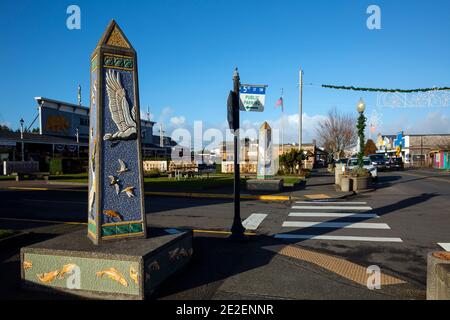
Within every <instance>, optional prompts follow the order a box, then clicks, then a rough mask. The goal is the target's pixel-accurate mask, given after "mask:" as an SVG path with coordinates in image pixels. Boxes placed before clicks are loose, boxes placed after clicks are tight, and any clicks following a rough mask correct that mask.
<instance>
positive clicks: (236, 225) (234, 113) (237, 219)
mask: <svg viewBox="0 0 450 320" xmlns="http://www.w3.org/2000/svg"><path fill="white" fill-rule="evenodd" d="M239 87H240V82H239V72H238V70H237V68H236V69H235V70H234V74H233V91H230V94H229V96H228V103H227V104H228V105H227V107H228V123H229V125H230V129H231V130H232V132H233V135H234V146H233V147H234V218H233V225H232V226H231V236H230V238H231V239H233V240H244V239H245V235H244V232H245V228H244V226H243V225H242V221H241V205H240V200H241V199H240V195H241V181H240V180H241V179H240V170H239V169H240V168H239V148H238V146H239Z"/></svg>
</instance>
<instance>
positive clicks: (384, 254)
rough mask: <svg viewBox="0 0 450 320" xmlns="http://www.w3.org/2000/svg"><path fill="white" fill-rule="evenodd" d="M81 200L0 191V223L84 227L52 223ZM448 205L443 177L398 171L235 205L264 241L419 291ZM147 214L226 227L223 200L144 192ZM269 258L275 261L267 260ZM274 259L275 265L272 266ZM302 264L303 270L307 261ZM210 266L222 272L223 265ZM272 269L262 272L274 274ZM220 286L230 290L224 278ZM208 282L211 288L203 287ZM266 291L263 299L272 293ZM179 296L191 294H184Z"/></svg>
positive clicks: (57, 229) (192, 225)
mask: <svg viewBox="0 0 450 320" xmlns="http://www.w3.org/2000/svg"><path fill="white" fill-rule="evenodd" d="M330 183H332V182H331V181H330ZM86 197H87V194H86V193H85V192H67V191H39V190H33V191H26V190H20V191H19V190H1V191H0V203H1V204H2V205H1V210H0V225H1V226H2V227H5V228H12V229H18V230H33V231H35V232H41V233H63V232H69V231H71V230H75V229H77V228H83V227H84V226H82V225H77V224H75V225H66V224H58V223H53V222H58V221H60V222H75V223H83V222H85V221H86V210H87V199H86ZM449 208H450V176H449V175H446V176H444V175H442V174H435V173H433V172H428V171H404V172H403V171H401V172H385V173H380V178H379V182H378V183H377V187H376V189H375V190H374V191H372V192H368V193H364V194H360V195H356V196H353V197H351V198H350V199H347V200H339V201H336V203H331V202H325V203H317V202H316V203H307V202H300V203H296V202H294V201H293V202H265V201H257V200H246V201H242V203H241V215H242V218H243V219H247V218H249V217H250V216H252V215H253V218H252V223H250V224H248V225H249V226H250V225H252V226H253V227H254V228H256V230H254V231H255V232H256V233H258V234H262V235H266V236H267V237H266V238H265V239H274V238H276V239H275V240H276V241H277V242H276V243H286V244H296V245H299V246H300V247H301V248H305V249H313V250H316V251H318V252H322V253H328V254H331V255H334V256H339V257H343V258H345V259H347V260H348V261H352V262H355V263H358V264H361V265H364V266H369V265H377V266H379V267H380V268H381V270H382V271H383V272H386V273H388V274H395V275H397V276H399V277H400V278H401V279H403V280H405V281H407V282H408V283H410V284H413V285H414V286H416V287H417V288H420V289H421V290H422V291H423V290H424V289H425V286H426V255H427V253H428V252H430V251H436V250H442V248H441V247H440V246H439V245H438V243H450V210H449ZM146 212H147V218H148V223H149V224H150V225H153V226H161V227H166V228H168V227H171V228H189V229H200V230H209V231H217V230H222V231H227V230H229V227H230V226H231V224H232V218H233V203H232V202H231V201H229V200H213V199H188V198H171V197H153V196H152V197H146ZM200 235H201V236H202V237H203V238H202V239H203V241H204V242H202V243H201V244H200V246H207V245H214V241H213V240H210V238H208V237H213V236H214V233H210V234H208V233H205V234H202V233H201V234H200ZM287 237H289V238H287ZM313 237H316V238H315V239H314V238H313ZM317 237H319V238H321V239H317ZM355 237H356V238H355ZM211 239H212V238H211ZM344 239H345V240H344ZM265 241H266V242H267V241H269V243H266V245H273V244H274V243H275V242H274V243H272V242H271V240H265ZM216 242H217V241H216ZM216 246H217V248H222V247H223V244H221V242H220V241H218V242H217V244H216ZM257 249H258V250H259V249H260V247H258V248H257ZM217 250H218V249H217ZM217 250H215V249H214V250H213V251H214V254H218V251H217ZM229 250H231V249H229ZM233 250H236V248H234V249H233ZM257 252H259V251H257ZM264 252H265V251H264ZM260 255H261V256H263V258H262V260H264V262H261V263H257V264H255V261H252V262H251V263H250V264H255V266H254V267H255V268H254V269H255V270H256V269H258V268H257V267H260V266H263V265H264V266H265V268H275V269H276V270H278V269H279V270H285V271H283V272H284V278H286V279H285V281H286V283H289V281H294V280H295V281H300V280H302V281H309V282H311V281H310V280H307V279H303V278H302V277H301V276H299V275H298V272H297V271H295V269H292V270H291V272H292V275H291V279H290V280H289V277H287V274H288V273H289V272H288V271H286V270H287V269H286V266H285V265H283V263H282V262H279V261H278V260H274V258H273V256H272V255H269V256H267V255H268V253H267V252H265V253H264V254H263V253H261V254H260ZM242 259H244V258H242ZM219 260H220V258H218V261H219ZM266 260H267V261H266ZM269 260H270V261H272V263H274V265H272V264H268V261H269ZM277 261H278V262H277ZM226 263H229V261H228V260H227V262H226ZM277 263H279V264H280V265H279V266H278V267H277V266H276V265H277ZM266 265H271V266H270V267H268V266H266ZM297 267H298V265H297ZM302 267H303V268H308V266H306V265H303V266H302ZM217 268H219V269H220V270H221V268H223V266H217ZM277 268H278V269H277ZM250 269H252V268H250ZM276 270H271V271H270V272H269V273H270V274H272V273H274V272H275V274H276V273H277V271H276ZM254 272H256V271H254ZM235 274H236V275H237V274H239V272H238V271H236V272H235ZM228 276H230V275H229V274H228V275H227V277H228ZM223 277H225V275H223ZM292 277H293V278H292ZM284 278H283V279H284ZM294 278H295V279H294ZM274 281H276V280H274ZM213 282H214V281H213ZM231 283H233V282H232V281H231ZM303 283H306V282H303ZM227 285H228V286H231V287H232V285H230V282H228V284H227ZM252 285H256V282H254V281H253V282H250V283H249V284H248V286H247V287H246V288H247V289H249V288H250V289H251V288H252ZM259 285H261V284H259ZM311 286H314V283H311ZM207 287H208V288H211V286H210V285H209V284H208V286H207ZM213 287H214V286H213ZM231 287H230V288H229V291H228V292H232V293H230V294H229V295H227V294H224V293H223V292H222V293H221V294H222V295H224V296H222V298H223V297H225V296H226V297H234V298H242V297H245V296H247V295H249V294H251V292H247V293H245V292H244V293H243V292H242V290H244V287H242V288H240V289H236V288H234V289H235V290H232V288H231ZM169 288H170V286H169ZM250 289H249V290H250ZM256 289H258V290H260V289H261V290H263V291H264V290H266V289H267V288H253V289H251V290H250V291H252V290H253V291H254V290H256ZM167 290H169V291H168V292H166V293H164V294H163V296H166V297H177V295H178V294H179V293H177V290H176V289H174V288H172V291H171V289H167ZM267 290H268V291H267V296H268V297H273V296H274V295H275V296H276V294H275V293H274V292H269V291H270V290H269V289H267ZM188 291H189V290H188ZM206 291H208V290H206ZM244 291H245V290H244ZM208 292H209V291H208ZM352 292H353V291H352ZM316 293H317V295H316V296H315V295H314V294H313V293H311V295H310V296H308V297H312V298H314V297H320V293H318V292H316ZM195 294H196V295H198V294H199V293H198V292H196V293H195ZM279 294H280V295H281V296H284V297H288V298H302V297H304V296H298V295H296V294H295V292H290V293H289V294H288V293H284V295H283V294H282V293H281V292H280V293H279ZM335 294H336V297H341V298H346V297H349V296H347V295H345V290H344V291H342V292H341V294H340V295H337V291H336V292H335ZM353 294H354V292H353ZM211 296H212V295H211V293H208V294H206V293H205V295H204V296H203V297H206V298H208V297H209V298H210V297H211ZM350 296H351V295H350ZM183 297H188V298H192V296H189V295H187V296H183ZM220 297H221V296H220V295H219V296H218V297H216V298H220ZM331 297H333V295H331Z"/></svg>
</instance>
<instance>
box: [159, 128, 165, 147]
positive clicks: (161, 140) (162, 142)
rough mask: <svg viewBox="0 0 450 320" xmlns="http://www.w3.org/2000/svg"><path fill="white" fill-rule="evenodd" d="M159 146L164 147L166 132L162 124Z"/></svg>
mask: <svg viewBox="0 0 450 320" xmlns="http://www.w3.org/2000/svg"><path fill="white" fill-rule="evenodd" d="M159 146H160V147H161V148H163V147H164V131H163V125H162V123H160V124H159Z"/></svg>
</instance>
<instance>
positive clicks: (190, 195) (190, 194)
mask: <svg viewBox="0 0 450 320" xmlns="http://www.w3.org/2000/svg"><path fill="white" fill-rule="evenodd" d="M0 189H6V190H31V191H33V190H37V191H66V192H87V190H75V189H69V188H67V189H57V188H33V187H6V188H0ZM144 194H145V195H148V196H163V197H178V198H206V199H234V195H233V194H221V193H200V192H164V191H145V192H144ZM352 195H353V194H344V195H329V198H330V199H344V198H347V197H350V196H352ZM306 196H307V195H302V196H277V195H251V194H241V197H240V198H241V199H244V200H245V199H247V200H261V201H292V200H304V199H307V200H312V199H311V198H307V197H306Z"/></svg>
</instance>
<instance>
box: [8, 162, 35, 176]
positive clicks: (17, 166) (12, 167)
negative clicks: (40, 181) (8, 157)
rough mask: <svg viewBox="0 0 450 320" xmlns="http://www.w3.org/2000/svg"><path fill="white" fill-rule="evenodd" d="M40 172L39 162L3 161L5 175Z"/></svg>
mask: <svg viewBox="0 0 450 320" xmlns="http://www.w3.org/2000/svg"><path fill="white" fill-rule="evenodd" d="M34 172H39V162H38V161H3V174H4V175H5V176H7V175H10V174H11V173H34Z"/></svg>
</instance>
